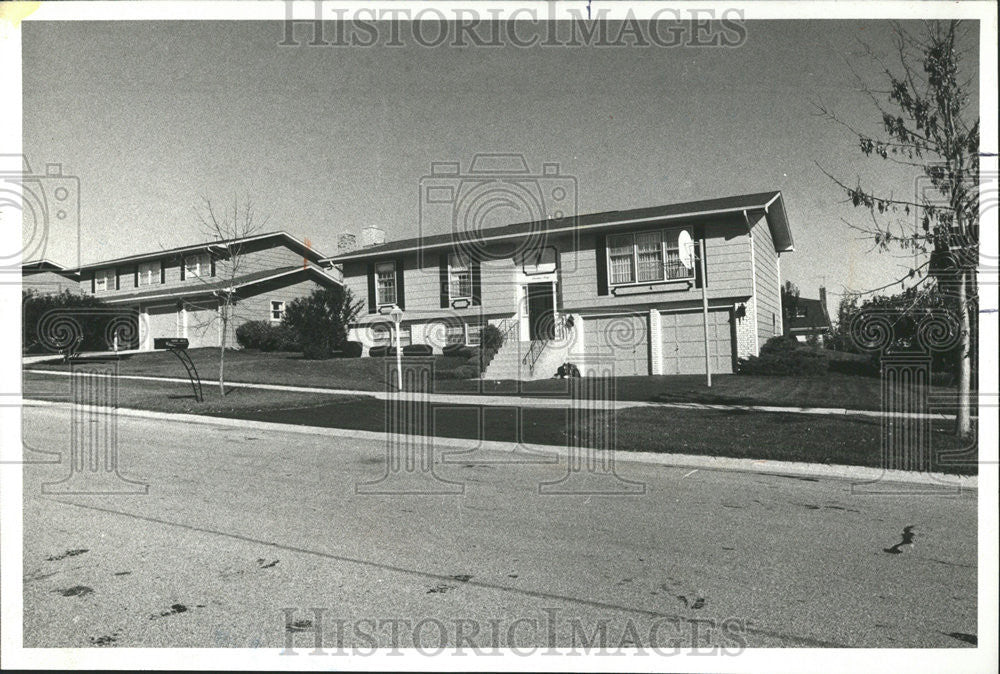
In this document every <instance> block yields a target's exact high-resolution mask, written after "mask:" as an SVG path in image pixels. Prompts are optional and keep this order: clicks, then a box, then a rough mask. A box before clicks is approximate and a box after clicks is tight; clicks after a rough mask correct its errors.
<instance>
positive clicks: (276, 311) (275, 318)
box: [271, 300, 285, 323]
mask: <svg viewBox="0 0 1000 674" xmlns="http://www.w3.org/2000/svg"><path fill="white" fill-rule="evenodd" d="M284 317H285V303H284V302H281V301H280V300H271V322H272V323H280V322H281V319H282V318H284Z"/></svg>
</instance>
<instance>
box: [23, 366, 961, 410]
mask: <svg viewBox="0 0 1000 674" xmlns="http://www.w3.org/2000/svg"><path fill="white" fill-rule="evenodd" d="M24 371H25V372H28V373H31V374H39V375H51V376H58V377H68V376H69V375H70V373H69V372H65V371H60V370H24ZM118 378H119V379H134V380H139V381H163V382H171V383H181V384H187V383H188V380H187V379H183V378H180V377H154V376H150V375H119V376H118ZM202 383H203V384H204V382H202ZM226 386H231V387H233V388H251V389H260V390H269V391H289V392H294V393H322V394H327V395H338V396H359V395H362V396H368V397H370V398H375V399H376V400H386V399H389V398H390V397H391V398H393V399H397V398H399V399H402V400H415V401H422V402H429V403H438V404H451V405H485V406H490V407H540V408H560V409H562V408H566V407H569V406H571V405H572V406H573V407H575V408H577V409H596V410H609V409H614V410H626V409H633V408H642V407H647V408H662V409H681V410H717V411H739V412H777V413H783V414H819V415H826V416H856V417H875V418H879V417H882V416H883V415H882V412H880V411H878V410H854V409H847V408H843V407H781V406H775V405H731V404H720V403H683V402H651V401H643V400H615V401H613V402H611V401H607V400H572V399H567V398H555V397H552V398H541V397H533V396H528V397H526V396H502V395H476V394H464V393H411V392H403V393H401V394H400V393H396V392H394V391H356V390H353V389H332V388H317V387H312V386H288V385H284V384H257V383H248V382H227V383H226ZM893 416H894V417H895V418H899V419H943V420H950V419H954V418H955V415H953V414H941V413H906V414H895V415H893Z"/></svg>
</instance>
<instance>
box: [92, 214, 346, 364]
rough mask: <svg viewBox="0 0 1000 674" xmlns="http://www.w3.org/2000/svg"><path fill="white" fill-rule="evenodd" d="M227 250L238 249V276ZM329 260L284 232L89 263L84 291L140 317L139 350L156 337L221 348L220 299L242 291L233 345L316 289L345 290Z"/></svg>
mask: <svg viewBox="0 0 1000 674" xmlns="http://www.w3.org/2000/svg"><path fill="white" fill-rule="evenodd" d="M227 247H228V250H238V251H239V253H238V256H237V257H236V259H237V260H238V270H237V275H236V276H235V277H234V276H233V274H232V271H231V270H232V258H231V257H230V256H228V255H227V252H226V251H227ZM322 259H323V256H322V255H321V254H320V253H318V252H317V251H315V250H313V249H312V248H311V247H309V246H308V245H306V244H304V243H302V242H301V241H299V240H298V239H296V238H294V237H292V236H290V235H288V234H286V233H285V232H272V233H268V234H260V235H256V236H250V237H245V238H242V239H233V240H230V241H213V242H209V243H199V244H195V245H192V246H184V247H180V248H173V249H170V250H165V251H157V252H154V253H144V254H141V255H130V256H128V257H123V258H118V259H116V260H106V261H103V262H95V263H93V264H87V265H83V266H82V267H81V268H80V281H79V284H80V288H81V289H82V291H83V292H84V293H87V294H93V295H95V296H97V297H100V298H101V299H102V300H104V301H105V302H106V303H107V304H109V305H111V306H125V307H129V308H132V309H135V310H136V311H137V312H138V315H139V329H138V333H139V348H140V349H142V350H150V349H152V348H153V339H154V338H156V337H186V338H187V339H188V340H189V342H190V346H191V347H192V348H193V347H199V346H218V345H219V344H220V342H221V339H222V330H221V322H220V321H219V320H218V310H219V298H218V296H217V295H216V293H217V292H218V291H219V290H221V289H224V288H227V287H230V286H231V287H234V288H236V289H237V291H238V293H237V298H238V300H237V304H236V306H235V307H234V309H233V317H234V320H233V321H232V322H231V323H230V334H229V335H228V336H227V339H226V343H227V345H229V344H231V345H233V346H234V347H235V346H236V339H235V331H236V328H237V327H238V326H239V325H240V324H242V323H244V322H246V321H250V320H262V321H267V320H269V321H273V322H276V323H277V322H280V321H281V318H282V315H283V314H284V311H285V307H286V306H287V304H288V303H289V302H291V301H292V300H293V299H295V298H296V297H302V296H304V295H308V294H309V293H311V292H312V291H313V290H314V289H316V288H320V287H329V286H332V285H335V284H339V283H340V281H339V279H338V278H337V277H336V270H332V269H328V268H326V266H325V265H323V264H321V260H322Z"/></svg>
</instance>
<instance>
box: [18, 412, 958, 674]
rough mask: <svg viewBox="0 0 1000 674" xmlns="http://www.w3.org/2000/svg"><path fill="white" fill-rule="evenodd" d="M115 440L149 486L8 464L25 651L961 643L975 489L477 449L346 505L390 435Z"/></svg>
mask: <svg viewBox="0 0 1000 674" xmlns="http://www.w3.org/2000/svg"><path fill="white" fill-rule="evenodd" d="M99 427H100V424H92V425H91V426H90V428H91V429H93V430H97V429H98V428H99ZM69 429H70V415H69V412H67V411H65V410H58V409H45V408H31V409H26V410H25V414H24V434H25V441H26V443H27V444H28V445H29V446H31V447H33V448H38V449H47V450H49V451H58V452H66V451H67V449H68V447H69V443H70V434H69ZM118 447H119V453H120V458H119V461H120V465H119V467H120V470H121V473H122V474H123V475H125V476H126V477H128V478H129V479H132V480H137V481H140V482H143V483H148V485H149V489H148V493H147V494H73V493H70V494H48V493H42V484H43V483H53V482H58V481H59V480H62V479H64V478H65V477H66V476H67V475H69V474H70V473H69V471H70V469H69V465H68V463H67V462H66V461H64V462H62V463H58V464H48V465H44V464H33V465H28V466H26V467H25V469H24V475H25V496H24V508H25V514H24V517H25V521H24V526H25V537H24V644H25V646H29V647H58V646H92V645H93V646H105V647H113V646H129V647H140V646H142V647H156V646H161V647H162V646H186V647H227V646H233V647H252V646H260V647H267V648H278V649H280V648H283V647H285V646H286V645H287V643H288V641H287V640H288V639H293V640H294V641H293V643H294V644H295V645H296V647H297V649H298V652H303V653H305V652H310V651H311V650H312V649H313V647H314V645H315V639H316V636H317V635H316V628H317V627H320V628H321V629H322V631H323V635H322V643H323V644H324V646H325V648H326V652H327V653H328V654H329V655H330V657H331V658H335V657H336V650H335V649H336V648H337V646H338V645H342V646H344V647H347V648H351V647H359V648H366V647H370V646H372V645H375V644H378V645H379V646H382V647H393V646H400V647H407V646H412V645H419V646H421V647H423V648H424V649H426V650H431V651H433V650H434V649H435V648H436V647H437V646H438V645H440V644H442V643H443V644H446V645H452V646H462V645H464V646H466V647H468V648H469V650H470V652H471V651H473V650H475V649H478V650H479V652H488V650H489V649H490V648H495V647H497V646H512V645H513V646H522V647H524V648H527V649H530V648H532V647H546V646H550V645H552V644H555V645H557V646H564V647H565V646H578V647H581V648H582V647H583V646H585V645H586V644H587V643H588V642H590V644H591V645H592V646H598V645H602V644H603V645H605V646H607V647H608V648H609V649H613V648H616V647H618V646H637V647H641V648H650V647H651V646H656V647H658V648H659V649H660V650H659V652H660V653H661V654H663V653H664V652H667V653H669V652H670V650H671V648H675V647H677V646H698V647H701V648H703V649H705V651H706V652H713V649H714V652H720V653H729V654H737V653H739V652H740V651H741V650H742V649H743V648H744V647H773V646H790V647H815V646H852V647H875V646H880V647H969V646H970V645H971V642H973V641H974V640H975V635H976V631H977V625H976V564H977V553H976V526H977V520H976V498H975V493H974V492H972V493H965V494H960V495H955V494H950V495H941V494H937V495H928V494H906V493H892V494H881V495H872V494H863V495H862V494H852V493H851V489H850V484H849V483H847V482H843V481H837V480H813V479H804V478H794V477H783V476H779V475H761V474H744V473H736V472H722V471H718V472H715V471H708V470H698V471H691V470H688V469H678V468H668V467H659V466H651V465H641V464H634V463H631V464H630V463H628V462H626V461H621V460H620V461H619V463H618V467H617V472H618V474H619V475H620V476H621V477H622V478H624V479H626V480H631V481H634V482H635V483H641V484H642V485H644V490H643V491H644V493H633V494H631V495H628V494H626V495H622V494H615V495H599V494H578V493H571V494H549V493H540V489H539V485H540V484H541V483H546V482H548V483H558V482H559V481H560V479H562V478H563V477H564V476H566V474H567V465H566V463H565V461H560V462H557V463H538V464H520V465H515V464H508V463H502V461H503V460H504V459H505V455H504V454H502V453H499V452H481V453H479V454H478V455H469V456H465V457H458V458H457V459H456V458H455V457H452V460H453V461H457V462H454V463H448V464H439V465H437V466H436V467H435V474H436V475H437V477H438V478H439V480H440V481H437V482H433V483H429V482H426V481H422V482H420V483H419V485H422V487H419V485H418V487H419V488H423V487H426V486H427V485H428V484H432V485H434V486H435V487H436V488H438V491H448V490H456V489H458V488H461V489H462V490H463V491H464V493H458V494H456V493H450V494H449V493H438V494H393V493H357V489H356V486H357V485H358V484H359V483H369V482H373V481H376V480H378V479H379V478H380V477H382V476H383V475H385V474H386V471H387V470H388V469H387V465H386V461H385V456H386V446H385V443H382V442H372V441H370V440H360V439H357V438H351V437H349V436H348V437H338V438H329V437H319V436H314V435H305V434H300V433H296V432H293V431H289V432H273V431H267V432H264V431H260V430H255V429H249V428H240V427H226V426H207V425H198V424H188V423H179V422H173V421H171V422H166V421H158V420H145V419H136V418H122V419H120V420H119V428H118ZM64 458H65V454H64ZM498 462H499V463H498ZM417 474H418V475H424V476H426V474H425V473H421V472H420V471H419V470H418V471H417ZM79 477H80V476H79V475H78V476H77V478H79ZM88 479H90V478H88ZM446 482H450V483H452V484H450V485H449V484H447V483H446ZM592 482H593V481H592ZM69 484H74V485H75V486H74V489H75V490H76V491H79V490H81V489H91V488H93V489H97V490H101V489H104V490H107V489H109V488H111V489H115V488H116V485H117V490H121V489H125V488H127V485H126V483H124V482H118V481H114V482H110V483H98V482H94V481H93V480H92V479H90V481H88V482H79V483H69ZM380 484H381V487H389V488H391V487H392V485H395V484H398V483H396V482H393V481H388V482H382V483H380ZM408 484H410V483H408ZM559 484H561V485H562V486H563V487H567V485H568V487H567V488H569V489H571V490H572V489H576V488H577V487H576V486H575V485H576V484H577V483H568V482H562V483H559ZM587 484H591V483H590V482H588V483H587ZM595 484H596V482H595ZM601 484H603V485H604V486H605V487H606V486H607V483H606V482H605V483H601ZM616 484H617V483H616ZM455 485H461V487H456V486H455ZM64 486H65V485H64ZM632 488H634V487H632ZM623 489H624V488H623ZM369 490H370V489H369ZM374 491H376V492H378V491H379V488H376V489H375V490H374ZM383 491H384V490H383ZM906 527H912V528H911V529H909V530H908V531H909V532H910V533H909V534H904V529H905V528H906ZM909 541H912V542H909ZM285 609H288V610H289V611H288V612H287V613H286V611H285ZM314 609H316V610H314ZM330 666H331V667H337V666H338V665H337V663H336V661H335V660H333V661H331V663H330Z"/></svg>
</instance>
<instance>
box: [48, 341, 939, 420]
mask: <svg viewBox="0 0 1000 674" xmlns="http://www.w3.org/2000/svg"><path fill="white" fill-rule="evenodd" d="M189 354H190V356H191V359H192V360H193V361H194V363H195V366H196V367H197V368H198V372H199V373H200V375H201V377H202V380H203V381H204V382H205V383H206V384H207V383H208V382H209V381H210V380H212V379H213V378H215V377H216V376H217V373H218V355H219V354H218V349H213V348H205V349H192V350H190V351H189ZM845 356H850V354H845ZM405 360H406V359H405V358H404V361H405ZM433 362H434V372H435V381H434V391H435V392H437V393H465V394H471V395H522V396H540V397H566V398H568V397H572V396H573V395H574V393H575V394H577V395H584V396H586V395H593V394H592V392H590V391H588V390H587V389H586V387H587V383H586V382H585V381H580V380H560V379H544V380H539V381H530V382H519V381H488V380H479V379H454V378H452V376H451V373H452V371H453V370H454V369H455V368H457V367H458V366H460V365H463V364H464V363H465V362H466V361H465V359H463V358H454V357H445V356H435V357H434V361H433ZM393 365H394V361H393V360H392V359H381V358H343V359H342V358H337V359H331V360H306V359H304V358H303V357H302V356H301V355H300V354H294V353H261V352H253V351H231V352H227V353H226V372H227V373H228V374H227V375H226V376H227V381H231V382H245V383H260V384H284V385H292V386H313V387H324V388H333V389H350V390H356V391H385V390H389V389H392V388H394V386H393V383H392V382H390V383H388V384H387V383H386V375H387V372H388V368H389V367H391V366H393ZM30 367H31V368H32V369H56V370H67V369H69V366H68V365H65V364H62V363H50V364H42V365H32V366H30ZM120 372H121V374H125V375H147V376H160V377H184V376H185V373H184V370H183V368H182V367H181V364H180V363H179V362H178V361H177V359H176V357H175V356H173V355H172V354H170V353H167V352H163V351H157V352H152V353H141V354H134V355H131V356H125V357H123V358H122V359H121V362H120ZM614 393H615V396H616V397H617V398H618V399H619V400H644V401H654V402H696V403H716V404H739V405H774V406H796V407H837V408H840V407H843V408H848V409H862V410H877V409H879V407H880V404H881V396H882V393H881V389H880V381H879V379H877V378H872V377H862V376H858V375H848V374H840V373H835V372H831V373H828V374H825V375H821V376H811V377H806V376H775V377H768V376H744V375H731V374H729V375H716V376H714V377H712V387H711V388H709V387H707V386H706V385H705V378H704V376H701V375H674V376H660V377H620V378H618V379H616V380H615V385H614ZM928 393H929V395H931V396H934V398H935V400H936V401H939V402H940V403H942V404H944V407H942V408H940V409H939V410H936V411H942V412H949V411H951V412H953V411H954V402H953V401H954V396H955V389H954V388H952V387H943V386H935V387H931V389H930V391H929V392H928Z"/></svg>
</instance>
